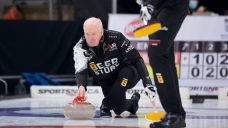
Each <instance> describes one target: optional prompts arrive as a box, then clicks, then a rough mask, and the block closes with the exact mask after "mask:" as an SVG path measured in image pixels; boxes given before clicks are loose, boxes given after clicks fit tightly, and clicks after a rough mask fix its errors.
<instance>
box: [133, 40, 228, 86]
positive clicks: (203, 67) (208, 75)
mask: <svg viewBox="0 0 228 128" xmlns="http://www.w3.org/2000/svg"><path fill="white" fill-rule="evenodd" d="M132 45H133V46H134V47H135V48H136V49H137V50H138V51H139V52H140V55H141V56H142V57H143V59H144V61H145V63H146V65H147V67H148V71H149V73H150V75H151V77H152V78H153V76H152V69H151V67H150V66H149V59H148V55H147V48H148V41H143V40H142V41H132ZM174 50H175V59H176V60H175V63H176V68H177V74H178V77H179V79H181V80H228V41H221V42H219V41H216V42H213V41H175V43H174ZM227 84H228V83H227Z"/></svg>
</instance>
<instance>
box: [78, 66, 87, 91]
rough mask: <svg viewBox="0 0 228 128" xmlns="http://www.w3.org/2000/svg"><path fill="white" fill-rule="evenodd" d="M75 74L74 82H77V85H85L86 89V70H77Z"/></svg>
mask: <svg viewBox="0 0 228 128" xmlns="http://www.w3.org/2000/svg"><path fill="white" fill-rule="evenodd" d="M75 75H76V82H77V85H78V87H79V86H84V87H85V90H87V88H86V87H87V83H88V82H87V81H88V80H87V78H88V76H89V75H88V70H87V69H85V70H83V71H81V72H78V73H76V74H75Z"/></svg>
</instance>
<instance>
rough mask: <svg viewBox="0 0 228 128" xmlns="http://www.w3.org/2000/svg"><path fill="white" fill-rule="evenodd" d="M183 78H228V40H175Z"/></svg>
mask: <svg viewBox="0 0 228 128" xmlns="http://www.w3.org/2000/svg"><path fill="white" fill-rule="evenodd" d="M175 52H177V53H179V54H178V56H176V57H177V59H180V62H179V63H176V64H177V65H179V68H180V69H179V71H180V72H179V73H180V75H179V77H180V78H181V79H228V42H212V41H203V42H200V41H194V42H175Z"/></svg>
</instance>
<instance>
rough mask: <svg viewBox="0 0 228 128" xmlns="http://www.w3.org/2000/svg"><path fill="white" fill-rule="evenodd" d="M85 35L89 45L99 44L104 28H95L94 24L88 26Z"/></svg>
mask: <svg viewBox="0 0 228 128" xmlns="http://www.w3.org/2000/svg"><path fill="white" fill-rule="evenodd" d="M84 35H85V39H86V42H87V45H88V46H90V47H94V46H98V45H99V42H100V39H101V37H102V35H103V29H101V28H97V27H96V28H95V27H93V26H87V27H86V28H85V29H84Z"/></svg>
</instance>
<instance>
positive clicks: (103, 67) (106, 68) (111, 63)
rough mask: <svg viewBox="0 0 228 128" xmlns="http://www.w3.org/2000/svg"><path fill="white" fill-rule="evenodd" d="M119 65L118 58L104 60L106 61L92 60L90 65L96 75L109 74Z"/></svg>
mask: <svg viewBox="0 0 228 128" xmlns="http://www.w3.org/2000/svg"><path fill="white" fill-rule="evenodd" d="M118 66H119V62H118V58H113V59H111V60H107V61H104V63H95V62H90V63H89V67H90V69H91V70H93V71H94V73H95V74H96V75H102V74H108V73H110V72H112V71H114V70H115V69H116V68H117V67H118Z"/></svg>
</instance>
